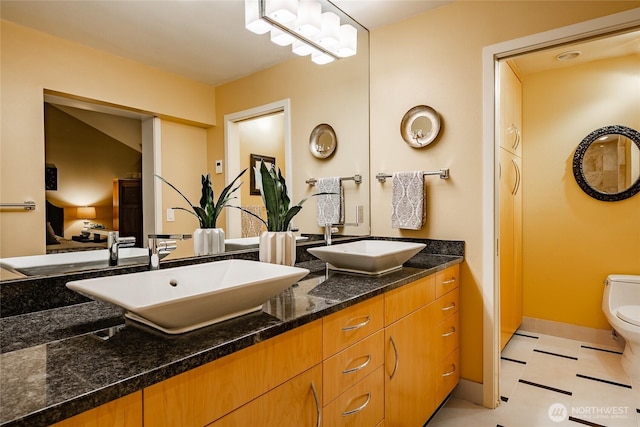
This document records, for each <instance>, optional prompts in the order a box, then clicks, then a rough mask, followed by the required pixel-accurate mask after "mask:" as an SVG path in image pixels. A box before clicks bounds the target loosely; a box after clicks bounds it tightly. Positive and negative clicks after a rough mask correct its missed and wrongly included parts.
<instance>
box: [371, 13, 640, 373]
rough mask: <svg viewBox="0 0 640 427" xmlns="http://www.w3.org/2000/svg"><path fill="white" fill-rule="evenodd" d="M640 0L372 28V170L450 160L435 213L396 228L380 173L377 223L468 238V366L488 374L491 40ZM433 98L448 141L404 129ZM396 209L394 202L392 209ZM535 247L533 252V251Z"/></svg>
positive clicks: (434, 16)
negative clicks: (486, 130) (486, 170)
mask: <svg viewBox="0 0 640 427" xmlns="http://www.w3.org/2000/svg"><path fill="white" fill-rule="evenodd" d="M638 6H640V2H637V1H621V2H615V1H586V2H577V1H575V2H574V1H570V2H562V1H554V2H537V1H504V2H493V1H458V2H455V3H452V4H450V5H447V6H444V7H440V8H438V9H435V10H433V11H430V12H427V13H425V14H422V15H419V16H416V17H413V18H410V19H407V20H405V21H402V22H400V23H397V24H393V25H389V26H387V27H383V28H380V29H376V30H374V31H372V33H371V175H372V177H373V176H375V174H376V173H378V172H387V173H390V172H395V171H405V170H432V169H439V168H444V167H448V168H450V169H451V179H449V180H447V181H444V180H440V179H439V178H437V177H429V178H427V180H428V182H427V184H428V204H429V207H428V220H427V225H426V226H425V227H424V228H423V229H422V230H420V231H414V232H400V231H399V230H395V229H392V228H391V221H390V215H389V214H387V213H386V212H388V210H387V209H385V208H384V206H388V204H389V200H390V196H391V185H390V182H387V183H386V184H378V183H377V182H374V181H373V179H370V180H371V182H372V184H371V203H372V206H381V208H377V209H376V210H373V209H372V210H373V214H372V222H371V233H372V234H374V235H381V236H407V237H427V238H435V239H456V240H464V241H465V242H466V260H465V263H464V264H463V266H462V270H461V271H462V279H461V281H462V287H461V329H462V332H461V336H462V341H461V358H462V359H461V365H462V366H461V374H462V377H463V378H465V379H468V380H472V381H476V382H482V346H483V343H482V316H483V304H482V283H481V282H480V280H481V279H480V278H481V277H482V273H483V266H482V263H481V255H482V253H481V251H482V243H483V242H482V217H481V215H482V214H481V212H482V170H483V165H482V162H481V160H480V159H482V48H483V47H484V46H488V45H492V44H495V43H499V42H503V41H507V40H512V39H515V38H518V37H522V36H526V35H530V34H535V33H539V32H542V31H546V30H550V29H554V28H558V27H562V26H565V25H569V24H573V23H577V22H581V21H585V20H588V19H592V18H596V17H600V16H604V15H608V14H611V13H615V12H618V11H622V10H627V9H631V8H634V7H638ZM419 104H427V105H429V106H431V107H433V108H435V109H436V110H437V111H439V112H440V113H441V114H442V117H443V121H444V129H443V131H442V136H441V137H440V139H439V141H438V142H437V143H435V144H432V145H431V146H429V148H425V149H413V148H411V147H409V146H408V145H406V144H405V143H404V141H403V140H402V139H401V137H400V134H399V130H398V128H399V125H400V121H401V119H402V116H403V115H404V113H405V112H406V111H407V110H408V109H409V108H411V107H413V106H415V105H419ZM385 211H386V212H385ZM525 256H526V255H525Z"/></svg>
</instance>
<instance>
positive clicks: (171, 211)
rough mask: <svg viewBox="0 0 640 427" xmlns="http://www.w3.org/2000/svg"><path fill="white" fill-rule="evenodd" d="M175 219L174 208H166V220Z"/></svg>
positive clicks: (171, 220)
mask: <svg viewBox="0 0 640 427" xmlns="http://www.w3.org/2000/svg"><path fill="white" fill-rule="evenodd" d="M175 220H176V216H175V209H171V208H168V209H167V222H173V221H175Z"/></svg>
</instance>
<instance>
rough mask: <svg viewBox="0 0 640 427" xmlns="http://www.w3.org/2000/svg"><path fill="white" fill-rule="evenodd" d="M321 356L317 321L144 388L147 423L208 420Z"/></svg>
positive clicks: (175, 424)
mask: <svg viewBox="0 0 640 427" xmlns="http://www.w3.org/2000/svg"><path fill="white" fill-rule="evenodd" d="M321 356H322V321H321V320H316V321H315V322H312V323H308V324H306V325H303V326H300V327H299V328H296V329H294V330H291V331H289V332H285V333H284V334H282V335H278V336H276V337H274V338H271V339H268V340H266V341H262V342H260V343H258V344H256V345H253V346H251V347H247V348H245V349H242V350H240V351H237V352H235V353H233V354H230V355H229V356H226V357H223V358H221V359H218V360H215V361H213V362H211V363H208V364H206V365H203V366H200V367H197V368H195V369H192V370H190V371H187V372H185V373H183V374H180V375H176V376H175V377H172V378H169V379H168V380H165V381H162V382H160V383H158V384H154V385H152V386H150V387H147V388H145V389H144V420H145V423H146V424H148V425H151V426H153V427H161V426H170V427H179V426H185V427H186V426H188V427H192V426H203V425H206V424H207V423H210V422H212V421H215V420H216V419H218V418H220V417H222V416H223V415H225V414H227V413H229V412H231V411H233V410H235V409H237V408H239V407H240V406H242V405H244V404H246V403H247V402H249V401H250V400H252V399H255V398H256V397H258V396H260V395H262V394H264V393H265V392H267V391H269V390H271V389H273V388H275V387H276V386H278V385H280V384H283V383H284V382H286V381H287V380H289V379H291V378H293V377H294V376H296V375H298V374H300V373H301V372H303V371H305V370H308V369H309V368H311V367H312V366H315V365H317V364H319V363H320V362H321V361H322V358H321ZM321 380H322V374H320V380H319V381H321ZM316 386H318V383H316Z"/></svg>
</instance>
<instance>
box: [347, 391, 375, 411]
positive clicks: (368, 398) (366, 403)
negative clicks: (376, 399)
mask: <svg viewBox="0 0 640 427" xmlns="http://www.w3.org/2000/svg"><path fill="white" fill-rule="evenodd" d="M369 402H371V393H367V400H366V401H365V402H364V403H363V404H362V405H360V406H359V407H357V408H356V409H352V410H350V411H346V412H343V413H342V416H343V417H348V416H349V415H353V414H357V413H358V412H360V411H362V410H363V409H364V408H366V407H367V405H368V404H369Z"/></svg>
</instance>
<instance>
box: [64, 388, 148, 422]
mask: <svg viewBox="0 0 640 427" xmlns="http://www.w3.org/2000/svg"><path fill="white" fill-rule="evenodd" d="M53 427H142V392H141V391H138V392H135V393H131V394H129V395H127V396H124V397H121V398H120V399H116V400H114V401H112V402H109V403H105V404H104V405H101V406H98V407H97V408H94V409H91V410H89V411H87V412H83V413H81V414H79V415H76V416H75V417H71V418H68V419H66V420H64V421H60V422H59V423H56V424H53Z"/></svg>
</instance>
